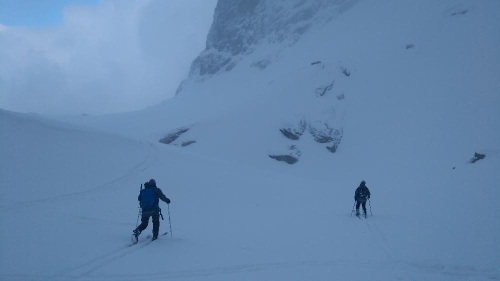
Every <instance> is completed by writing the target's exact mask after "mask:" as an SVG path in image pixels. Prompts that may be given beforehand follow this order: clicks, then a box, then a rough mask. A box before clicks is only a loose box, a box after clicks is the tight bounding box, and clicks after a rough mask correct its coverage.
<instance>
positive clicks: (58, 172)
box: [0, 0, 500, 280]
mask: <svg viewBox="0 0 500 281" xmlns="http://www.w3.org/2000/svg"><path fill="white" fill-rule="evenodd" d="M375 2H376V3H375ZM351 4H352V6H350V8H349V9H343V10H342V11H343V12H340V11H339V14H338V15H336V17H334V18H333V19H331V20H330V21H329V22H328V23H326V24H320V25H317V26H313V27H311V28H310V29H309V30H308V31H307V32H306V33H304V34H302V35H301V36H300V38H299V39H298V40H297V41H295V42H294V43H293V44H292V45H290V42H283V43H276V42H275V43H272V42H271V43H269V42H267V41H265V40H264V41H260V43H259V44H258V46H253V47H254V50H253V51H252V52H251V53H249V54H246V55H245V56H242V57H239V58H238V63H237V64H236V65H235V66H234V68H232V69H231V70H230V71H227V72H226V71H222V72H218V73H215V74H213V75H212V76H207V77H193V76H192V77H190V78H189V79H188V80H187V82H186V83H184V85H183V87H182V89H181V91H180V92H179V94H178V96H177V97H176V98H174V99H172V100H170V101H167V102H165V103H164V104H162V105H159V106H156V107H152V108H149V109H147V110H144V111H139V112H133V113H128V114H120V115H112V116H103V117H89V116H86V117H78V118H63V119H65V120H67V121H71V122H74V123H77V124H79V125H67V124H66V125H65V124H62V123H58V122H55V121H48V120H46V119H43V118H42V117H38V116H30V115H20V114H15V113H10V112H5V111H2V112H1V114H0V126H1V128H0V132H1V138H0V154H1V155H2V160H1V161H0V165H1V166H0V168H1V169H0V171H1V173H2V174H1V177H0V181H1V182H0V184H1V190H2V194H1V197H2V201H1V206H0V208H1V210H2V212H1V213H0V218H1V222H2V229H1V232H0V239H1V240H0V241H2V242H1V244H0V245H1V249H0V250H1V251H0V253H1V254H0V279H2V280H4V279H5V280H75V279H78V280H498V279H500V271H499V264H500V257H499V254H498V253H499V252H500V240H499V239H498V237H499V236H500V223H499V220H498V219H497V216H498V214H499V213H500V208H499V205H498V200H499V199H500V191H499V188H498V182H499V181H500V173H498V171H499V170H500V157H499V152H500V145H499V144H500V114H499V110H498V109H499V108H500V79H498V76H499V75H498V74H499V73H500V51H499V50H500V49H499V47H500V36H498V35H500V34H499V32H500V30H499V29H498V26H500V19H499V18H498V14H499V11H500V3H499V2H498V1H430V0H429V1H397V2H396V1H357V3H356V1H353V2H352V3H351ZM202 55H203V54H202ZM316 61H321V63H318V64H314V65H312V64H311V63H312V62H316ZM346 73H348V74H349V75H347V74H346ZM192 75H198V74H192ZM197 78H203V79H197ZM199 80H203V82H199ZM197 81H198V82H197ZM332 82H334V83H333V87H331V90H329V91H326V93H324V95H321V94H322V93H323V91H321V90H319V91H317V90H318V88H321V89H324V88H325V87H324V86H326V88H329V87H328V86H330V85H331V83H332ZM301 120H305V122H306V123H307V124H308V126H309V125H311V124H312V126H313V127H314V126H316V125H318V124H328V125H329V126H330V127H331V128H336V129H340V128H341V129H342V131H343V137H342V139H341V142H340V145H339V147H338V150H337V151H336V152H335V153H331V152H330V151H328V150H327V149H326V147H325V146H326V145H325V144H321V143H317V142H316V141H314V139H313V137H312V135H311V134H310V133H309V127H308V128H306V131H305V132H304V134H303V135H302V136H301V137H300V139H299V140H296V141H294V140H290V139H287V138H285V137H284V136H283V135H282V134H281V132H280V131H279V129H281V128H285V127H297V126H298V124H300V122H301ZM82 124H84V125H87V126H89V127H92V128H94V129H83V128H82V127H80V126H81V125H82ZM179 128H189V131H187V132H186V133H185V134H183V135H181V136H180V137H179V139H177V140H176V141H174V142H173V143H172V144H170V145H165V144H162V143H159V142H158V140H159V139H161V138H163V137H164V136H165V135H167V134H169V133H171V132H175V131H176V130H177V129H179ZM110 133H112V134H114V135H110ZM187 141H196V143H194V144H191V145H189V146H186V147H182V145H181V144H182V143H183V142H187ZM293 145H294V146H295V147H296V148H297V150H300V156H299V162H297V163H296V164H294V165H288V164H286V163H284V162H277V161H275V160H273V159H270V158H269V157H268V155H269V154H286V153H288V152H289V151H290V150H289V147H290V146H293ZM295 151H296V150H295ZM476 151H477V152H481V153H485V154H486V155H487V156H486V158H485V159H484V160H481V161H478V162H476V163H475V164H470V163H468V160H469V159H470V158H472V156H473V155H474V152H476ZM150 178H155V179H156V181H157V182H158V185H159V187H160V188H162V190H163V191H164V193H165V194H166V195H167V197H169V198H170V199H171V200H172V203H171V204H170V211H171V213H170V215H171V222H172V231H173V235H172V237H170V236H166V237H162V238H161V239H159V240H158V241H155V242H153V243H150V244H147V243H146V242H142V243H140V244H138V245H135V246H133V247H130V248H129V247H127V245H128V243H129V239H130V234H131V230H132V229H133V228H134V227H135V222H136V219H137V208H136V206H137V201H136V196H137V193H138V192H139V190H138V189H139V185H140V183H142V182H144V181H146V180H148V179H150ZM363 179H364V180H366V181H367V185H368V187H369V188H370V190H371V192H372V200H371V207H372V211H373V216H370V217H369V218H368V219H367V220H365V219H362V220H359V219H357V218H355V217H350V216H349V213H350V211H351V209H352V204H353V203H354V202H353V195H354V189H355V188H356V187H357V185H358V184H359V182H360V181H361V180H363ZM161 206H162V207H163V213H164V214H165V215H167V214H168V211H167V207H166V206H165V205H164V204H163V203H161ZM150 231H151V226H149V228H148V229H147V230H146V232H150ZM161 231H170V230H169V225H168V216H165V220H164V221H162V222H161ZM145 236H146V235H145V234H143V235H142V236H141V237H140V239H141V240H142V241H145V239H146V237H145Z"/></svg>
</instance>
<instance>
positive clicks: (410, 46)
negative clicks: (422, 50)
mask: <svg viewBox="0 0 500 281" xmlns="http://www.w3.org/2000/svg"><path fill="white" fill-rule="evenodd" d="M412 48H415V45H413V44H408V45H406V49H407V50H408V49H412Z"/></svg>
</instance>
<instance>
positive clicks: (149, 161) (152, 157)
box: [0, 145, 158, 211]
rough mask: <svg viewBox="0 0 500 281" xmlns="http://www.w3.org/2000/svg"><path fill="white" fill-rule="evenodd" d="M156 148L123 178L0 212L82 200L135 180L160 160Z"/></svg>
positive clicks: (14, 205)
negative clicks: (92, 194) (69, 200)
mask: <svg viewBox="0 0 500 281" xmlns="http://www.w3.org/2000/svg"><path fill="white" fill-rule="evenodd" d="M153 147H154V148H155V151H153V152H150V153H149V154H148V155H147V156H146V158H144V160H143V161H142V162H140V163H139V164H137V165H134V166H133V167H132V168H130V169H129V170H128V171H127V172H125V173H124V174H123V175H122V176H120V177H118V178H115V179H113V180H110V181H108V182H105V183H103V184H100V185H98V186H95V187H93V188H90V189H87V190H84V191H78V192H74V193H69V194H63V195H58V196H54V197H48V198H44V199H38V200H31V201H26V202H16V203H14V204H12V205H7V206H0V211H8V210H16V209H22V208H28V207H35V206H38V205H40V204H46V203H50V204H53V203H54V202H56V201H61V200H68V199H72V198H80V197H81V196H83V195H88V194H91V193H92V192H96V191H99V192H100V191H102V190H105V189H108V188H111V187H113V185H115V184H116V183H119V182H122V181H123V182H126V181H127V180H128V179H130V178H133V177H134V176H137V175H138V174H139V173H140V172H142V171H145V170H147V169H148V168H149V167H151V166H152V165H153V164H154V163H155V162H156V161H157V160H158V155H157V147H156V146H154V145H153Z"/></svg>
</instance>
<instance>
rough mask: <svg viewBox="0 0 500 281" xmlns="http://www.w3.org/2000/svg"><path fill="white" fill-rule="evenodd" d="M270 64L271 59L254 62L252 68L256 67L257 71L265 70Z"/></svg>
mask: <svg viewBox="0 0 500 281" xmlns="http://www.w3.org/2000/svg"><path fill="white" fill-rule="evenodd" d="M270 64H271V59H270V58H265V59H263V60H260V61H256V62H254V63H252V67H256V68H259V69H265V68H266V67H267V66H268V65H270Z"/></svg>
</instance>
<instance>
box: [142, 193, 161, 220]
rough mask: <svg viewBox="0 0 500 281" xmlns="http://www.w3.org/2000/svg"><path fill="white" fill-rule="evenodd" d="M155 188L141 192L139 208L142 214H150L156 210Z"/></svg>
mask: <svg viewBox="0 0 500 281" xmlns="http://www.w3.org/2000/svg"><path fill="white" fill-rule="evenodd" d="M155 191H156V188H145V189H143V190H141V208H142V213H143V214H144V213H151V212H153V211H156V210H158V204H156V201H157V198H156V194H155Z"/></svg>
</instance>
